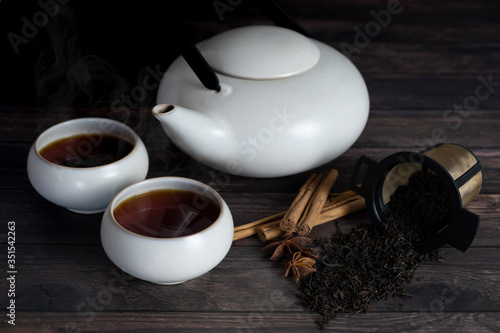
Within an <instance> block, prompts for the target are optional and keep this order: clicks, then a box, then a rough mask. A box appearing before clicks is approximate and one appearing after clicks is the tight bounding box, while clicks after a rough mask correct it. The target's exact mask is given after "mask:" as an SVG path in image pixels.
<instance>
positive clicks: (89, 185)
mask: <svg viewBox="0 0 500 333" xmlns="http://www.w3.org/2000/svg"><path fill="white" fill-rule="evenodd" d="M82 134H95V135H97V138H102V135H112V136H115V137H118V138H121V139H123V140H125V141H127V142H129V143H130V144H132V146H133V148H132V150H131V151H130V153H128V154H127V155H126V156H125V157H123V158H121V159H119V160H117V161H114V162H112V163H108V164H105V165H102V166H96V167H86V168H77V167H69V166H63V165H59V164H56V163H52V162H50V161H48V160H47V159H45V158H44V157H43V156H42V155H41V154H40V150H42V148H44V147H46V146H47V145H49V144H51V143H53V142H55V141H57V140H60V139H64V138H69V137H73V136H75V135H82ZM86 146H88V147H90V146H91V145H90V143H89V144H88V145H86ZM148 167H149V159H148V154H147V151H146V147H145V146H144V143H143V142H142V140H141V139H140V138H139V136H138V135H137V134H136V133H135V132H134V131H133V130H132V129H131V128H130V127H128V126H126V125H125V124H123V123H120V122H118V121H114V120H110V119H105V118H79V119H73V120H69V121H65V122H62V123H59V124H57V125H54V126H52V127H50V128H49V129H47V130H46V131H44V132H43V133H41V134H40V135H39V136H38V138H37V139H36V141H35V142H34V143H33V145H32V146H31V149H30V152H29V154H28V164H27V171H28V177H29V180H30V182H31V184H32V185H33V187H34V188H35V190H36V191H37V192H38V193H39V194H40V195H41V196H43V197H44V198H45V199H47V200H49V201H51V202H52V203H54V204H56V205H59V206H62V207H65V208H67V209H69V210H71V211H73V212H76V213H81V214H93V213H99V212H103V211H104V210H105V209H106V207H107V206H108V204H109V203H110V202H111V200H112V199H113V197H114V196H115V195H116V194H117V193H118V192H119V191H121V190H122V189H123V188H125V187H127V186H128V185H130V184H133V183H136V182H138V181H141V180H143V179H145V178H146V174H147V172H148Z"/></svg>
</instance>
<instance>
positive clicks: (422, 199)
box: [385, 170, 451, 241]
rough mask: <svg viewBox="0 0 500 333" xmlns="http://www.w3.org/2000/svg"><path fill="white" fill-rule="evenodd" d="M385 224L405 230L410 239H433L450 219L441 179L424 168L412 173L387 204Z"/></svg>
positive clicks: (448, 206)
mask: <svg viewBox="0 0 500 333" xmlns="http://www.w3.org/2000/svg"><path fill="white" fill-rule="evenodd" d="M388 206H389V212H390V213H389V214H387V215H386V216H385V224H386V228H387V227H391V226H392V227H394V228H397V229H398V230H399V231H401V232H405V233H407V234H408V235H409V236H411V239H412V240H414V241H422V240H429V239H431V238H434V237H435V236H436V235H437V234H438V233H439V231H441V230H442V229H444V228H446V226H448V223H449V222H450V220H451V198H450V193H449V192H448V190H447V188H446V186H445V184H444V182H443V180H442V179H441V178H440V177H439V176H437V175H436V174H434V173H433V172H430V171H428V170H422V171H418V172H415V173H413V174H412V175H411V176H410V178H409V179H408V184H407V185H403V186H399V187H398V188H397V189H396V191H394V193H393V195H392V196H391V201H390V202H389V203H388Z"/></svg>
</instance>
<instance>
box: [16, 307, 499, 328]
mask: <svg viewBox="0 0 500 333" xmlns="http://www.w3.org/2000/svg"><path fill="white" fill-rule="evenodd" d="M266 308H268V307H266ZM266 308H263V309H262V310H260V311H254V312H241V313H238V312H223V313H221V312H191V313H183V312H153V313H141V312H139V313H130V312H95V314H94V316H93V317H90V315H86V316H77V315H75V313H73V312H22V313H19V314H18V318H17V319H16V326H12V327H8V332H12V333H17V332H67V333H74V332H79V331H81V332H89V333H92V332H96V333H97V332H99V333H100V332H136V333H139V332H148V333H149V332H183V333H198V332H207V333H210V332H214V333H219V332H247V333H250V332H263V333H274V332H277V331H279V330H281V331H286V332H291V333H303V332H314V331H316V330H317V328H318V327H317V326H316V324H315V323H314V320H315V319H316V316H314V315H313V314H309V313H306V312H304V313H286V312H285V313H283V312H281V311H279V308H273V309H272V311H269V312H266V311H265V309H266ZM499 321H500V314H499V313H498V312H488V311H476V312H473V313H442V312H427V311H419V312H408V313H404V314H403V315H401V314H398V313H376V312H371V313H367V314H359V315H354V316H348V315H339V316H338V317H337V318H336V319H335V320H334V321H332V322H331V324H330V325H329V326H327V327H326V328H325V329H324V330H323V331H326V332H346V333H347V332H375V331H376V332H410V331H412V332H413V331H415V332H428V331H439V332H496V331H498V322H499ZM318 331H319V330H318Z"/></svg>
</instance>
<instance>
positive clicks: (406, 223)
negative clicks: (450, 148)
mask: <svg viewBox="0 0 500 333" xmlns="http://www.w3.org/2000/svg"><path fill="white" fill-rule="evenodd" d="M418 173H419V174H420V173H424V172H418ZM425 173H427V172H425ZM428 177H435V175H433V174H429V175H416V176H414V177H411V179H410V180H409V184H408V186H406V190H405V189H404V188H403V189H398V190H400V191H399V192H398V194H397V195H395V196H393V197H392V198H391V202H392V201H394V202H392V204H393V205H394V207H393V208H394V210H395V211H396V213H395V214H394V215H391V216H390V217H388V221H386V222H387V228H386V230H385V231H384V232H379V231H378V230H377V229H376V228H375V227H374V226H372V225H367V226H361V227H358V228H357V229H353V230H352V233H350V234H347V235H346V234H341V233H336V234H334V235H333V236H332V237H331V238H329V239H327V238H316V245H317V246H318V247H319V249H320V251H321V254H320V257H319V258H318V259H317V262H316V265H315V268H316V272H315V273H313V274H312V275H311V276H309V277H308V278H306V279H303V280H302V282H301V285H300V287H299V290H300V292H301V294H300V295H299V299H300V301H299V304H301V305H302V306H304V307H305V308H306V309H308V310H309V311H315V312H317V313H319V315H320V318H319V319H318V320H317V323H318V324H319V326H320V328H323V327H324V325H325V324H326V323H327V322H328V321H329V320H330V319H332V318H334V317H335V316H336V314H338V313H349V314H354V313H360V312H367V311H368V310H369V309H370V304H371V302H372V301H373V300H381V299H387V298H388V297H390V296H393V297H400V296H405V295H408V294H407V293H406V292H405V286H406V285H407V284H408V283H410V282H411V281H412V279H413V277H414V273H415V270H416V269H417V267H418V265H419V264H420V263H422V262H424V261H426V260H437V259H438V254H437V251H435V252H432V253H427V254H422V253H419V252H418V251H416V250H415V249H414V248H413V246H412V241H414V240H415V239H419V238H422V232H421V231H420V230H419V229H420V228H417V227H415V226H414V224H415V223H416V221H420V219H422V215H421V214H403V213H401V212H400V210H406V209H408V208H407V200H412V201H417V199H418V201H424V202H425V203H422V204H423V205H425V204H430V205H431V206H429V210H430V211H429V212H428V215H429V217H428V218H429V221H428V222H429V224H432V223H431V221H430V220H431V219H434V218H435V216H438V217H444V218H446V216H448V215H446V214H448V212H445V210H446V209H442V206H441V204H442V202H441V201H439V200H436V198H434V197H435V196H441V195H442V193H441V192H442V191H443V189H444V187H443V186H439V185H438V184H437V183H439V182H436V183H434V181H435V179H431V181H432V185H431V186H428V185H429V184H428V183H427V182H428V181H429V178H428ZM411 191H414V192H413V193H411V194H408V192H411ZM415 196H416V197H415ZM399 201H401V202H399ZM438 206H439V207H438ZM445 206H446V205H445ZM436 207H437V208H436ZM412 209H413V208H412ZM414 209H422V207H420V208H418V207H416V208H414ZM434 209H437V210H439V211H440V212H439V213H437V212H435V211H433V210H434ZM424 215H425V214H424ZM425 216H427V215H425ZM446 223H447V221H446ZM439 228H440V227H437V228H436V229H439ZM427 232H428V231H426V233H427ZM426 235H427V234H426Z"/></svg>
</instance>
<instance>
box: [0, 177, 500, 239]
mask: <svg viewBox="0 0 500 333" xmlns="http://www.w3.org/2000/svg"><path fill="white" fill-rule="evenodd" d="M298 187H300V185H299V186H298ZM298 187H297V188H298ZM0 195H2V196H3V198H5V199H3V200H2V201H1V202H0V211H1V212H2V217H3V218H4V219H6V220H7V219H8V220H9V221H16V222H17V226H16V229H17V231H18V234H19V235H18V240H17V241H18V242H21V243H25V244H26V243H34V244H43V243H45V244H100V238H99V233H100V223H101V219H102V214H93V215H81V214H75V213H72V212H70V211H67V210H66V209H64V208H61V207H58V206H56V205H54V204H52V203H50V202H48V201H46V200H45V199H43V198H42V197H40V196H39V195H38V194H37V193H36V192H35V191H34V190H30V191H24V190H12V189H10V190H9V189H8V190H0ZM221 195H222V197H223V198H224V200H225V201H226V202H227V204H228V206H229V208H230V209H231V212H232V215H233V219H234V224H235V225H242V224H245V223H248V222H251V221H254V220H257V219H260V218H263V217H266V216H269V215H273V214H275V213H279V212H281V211H285V210H286V209H287V208H288V206H289V205H290V203H291V202H292V201H293V198H294V196H295V195H294V194H293V193H277V192H276V193H256V192H246V193H232V192H223V193H221ZM467 209H469V210H470V211H472V212H473V213H475V214H478V215H479V216H480V217H481V224H480V229H479V232H478V234H477V236H476V239H475V242H474V245H475V246H499V245H500V243H499V242H500V241H499V240H500V225H499V224H498V216H499V215H500V195H499V194H480V195H479V196H478V197H477V198H476V199H475V200H474V201H473V202H472V203H471V204H470V205H469V206H468V207H467ZM341 221H352V222H353V223H359V222H365V221H366V222H367V221H368V219H367V217H366V213H365V212H364V211H363V212H359V213H358V214H355V215H352V216H348V217H345V218H343V219H342V220H341ZM333 230H334V228H333V227H332V226H328V225H325V226H319V227H317V228H314V229H313V234H312V236H313V237H314V236H316V235H321V234H329V233H330V232H332V231H333ZM256 239H257V238H256V237H255V241H252V242H251V243H246V242H243V243H242V241H238V242H236V243H235V245H238V244H242V245H249V244H253V245H257V246H259V245H261V243H260V242H259V241H257V240H256Z"/></svg>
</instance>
